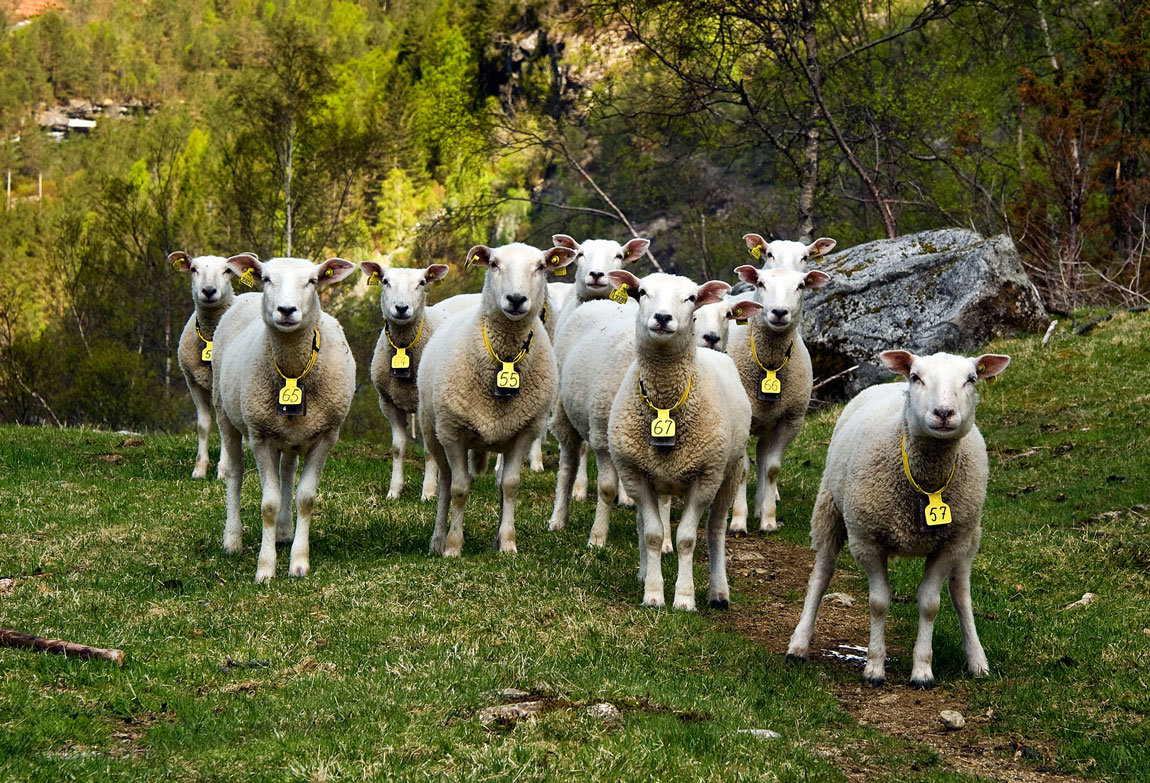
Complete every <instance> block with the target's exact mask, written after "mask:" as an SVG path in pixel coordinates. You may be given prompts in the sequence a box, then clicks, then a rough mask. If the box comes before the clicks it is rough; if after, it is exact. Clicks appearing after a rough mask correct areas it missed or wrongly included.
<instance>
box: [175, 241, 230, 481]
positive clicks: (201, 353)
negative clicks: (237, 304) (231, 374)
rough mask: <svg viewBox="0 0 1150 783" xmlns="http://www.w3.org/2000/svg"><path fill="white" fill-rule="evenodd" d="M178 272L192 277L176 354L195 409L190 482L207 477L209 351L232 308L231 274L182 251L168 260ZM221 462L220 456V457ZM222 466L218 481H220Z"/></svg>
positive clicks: (217, 259) (219, 261) (220, 263)
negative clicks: (189, 306) (189, 311)
mask: <svg viewBox="0 0 1150 783" xmlns="http://www.w3.org/2000/svg"><path fill="white" fill-rule="evenodd" d="M168 260H169V261H171V262H172V265H173V266H174V267H175V268H176V270H177V271H179V272H187V273H188V274H190V275H191V276H192V303H193V304H194V305H195V311H194V312H193V313H192V314H191V315H190V316H188V322H187V323H185V324H184V331H183V332H182V333H181V334H180V342H179V347H178V348H177V349H176V350H177V357H178V359H179V364H180V370H181V371H182V372H183V373H184V380H185V381H186V382H187V384H188V393H190V394H191V395H192V403H193V404H194V405H195V406H196V438H197V446H196V462H195V466H194V467H193V469H192V478H194V479H202V478H205V477H207V475H208V465H209V464H210V458H209V457H208V436H209V435H210V434H211V431H212V348H213V342H214V339H215V333H216V326H217V325H218V324H219V322H220V319H221V318H222V317H223V315H224V313H226V312H227V311H228V308H229V307H231V306H232V299H233V298H234V297H233V296H232V281H231V278H232V271H231V270H230V269H229V268H228V260H227V259H226V258H223V257H221V256H197V257H195V258H192V257H190V256H189V255H188V254H187V253H185V252H184V251H183V250H177V251H176V252H174V253H172V254H171V255H169V256H168ZM220 456H221V460H222V458H223V455H222V454H221V455H220ZM223 472H224V465H223V462H222V461H221V462H220V465H219V470H218V472H217V477H219V478H222V477H223Z"/></svg>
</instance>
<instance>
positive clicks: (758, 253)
mask: <svg viewBox="0 0 1150 783" xmlns="http://www.w3.org/2000/svg"><path fill="white" fill-rule="evenodd" d="M743 241H744V242H746V243H747V248H748V249H749V250H750V251H751V255H752V256H753V257H754V259H755V261H762V262H763V267H764V268H766V269H793V270H795V271H797V272H805V271H807V269H808V267H809V265H810V263H811V262H812V261H814V260H815V259H816V258H819V257H820V256H825V255H826V254H827V253H829V252H831V251H832V250H834V249H835V245H836V244H837V242H836V241H835V240H833V239H831V238H830V237H819V238H818V239H816V240H815V241H814V242H811V243H810V244H809V245H806V244H803V243H802V242H793V241H791V240H788V239H774V240H771V241H770V242H768V241H767V240H765V239H763V238H762V237H761V236H759V235H758V234H744V235H743Z"/></svg>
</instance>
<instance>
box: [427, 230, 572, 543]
mask: <svg viewBox="0 0 1150 783" xmlns="http://www.w3.org/2000/svg"><path fill="white" fill-rule="evenodd" d="M467 257H468V259H469V260H470V261H471V263H474V264H479V265H481V266H484V267H487V272H486V274H485V276H484V281H483V291H482V296H481V299H480V304H479V306H478V307H476V308H473V309H470V310H467V311H465V312H461V313H458V314H457V315H456V316H455V317H454V318H453V319H452V321H451V325H450V328H446V329H440V330H439V331H437V332H436V333H435V334H434V335H432V338H431V340H430V341H429V342H428V344H427V345H426V346H425V347H424V350H423V362H422V367H421V369H420V373H419V378H418V379H417V381H416V383H417V385H418V387H419V423H420V428H421V430H422V431H423V437H424V444H425V446H426V448H427V449H428V450H429V451H430V452H431V454H432V456H433V457H434V459H435V462H436V464H437V465H438V467H439V504H438V508H437V510H436V517H435V530H434V532H433V533H432V537H431V546H430V549H431V551H432V552H433V553H440V554H443V555H444V556H448V557H458V556H460V554H461V553H462V549H463V511H464V507H465V506H466V505H467V497H468V494H469V492H470V489H471V474H470V472H469V470H468V450H469V449H478V450H481V451H497V452H502V453H503V454H504V462H503V469H502V470H501V471H500V475H499V480H500V490H501V509H500V522H499V529H498V532H497V534H496V540H495V545H496V547H497V548H498V550H499V551H500V552H507V553H512V552H515V551H517V550H516V545H515V502H516V498H517V495H518V491H519V474H520V471H521V469H522V465H523V456H524V454H526V452H527V449H528V447H529V446H530V445H531V442H532V441H533V440H534V439H536V438H538V437H539V436H540V435H542V434H543V429H544V427H545V426H546V424H547V417H548V414H549V413H550V411H551V406H552V404H553V403H554V401H555V392H556V370H555V357H554V354H553V353H552V350H551V340H550V338H548V336H547V332H546V331H545V330H544V328H543V324H542V323H541V322H540V321H539V313H540V310H541V309H542V306H543V301H544V298H545V296H546V293H545V291H546V287H545V284H546V274H547V271H548V270H549V269H555V268H559V267H564V266H566V265H567V264H569V263H570V262H571V261H572V260H573V259H574V257H575V253H574V252H573V251H571V250H570V249H568V248H563V247H553V248H551V249H549V250H547V251H546V252H544V251H541V250H538V249H536V248H534V247H531V246H529V245H525V244H522V243H518V242H516V243H512V244H510V245H504V246H502V247H498V248H494V249H492V248H489V247H487V246H485V245H476V246H475V247H473V248H471V250H470V251H468V254H467ZM449 509H450V512H451V528H450V531H448V529H447V522H448V511H449Z"/></svg>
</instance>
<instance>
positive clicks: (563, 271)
mask: <svg viewBox="0 0 1150 783" xmlns="http://www.w3.org/2000/svg"><path fill="white" fill-rule="evenodd" d="M555 263H556V264H558V263H559V259H555ZM555 276H556V277H566V276H567V267H565V266H557V267H555Z"/></svg>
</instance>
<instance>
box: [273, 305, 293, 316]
mask: <svg viewBox="0 0 1150 783" xmlns="http://www.w3.org/2000/svg"><path fill="white" fill-rule="evenodd" d="M276 309H277V310H279V311H280V315H282V316H283V317H284V318H287V317H289V316H290V315H291V314H292V313H294V312H295V311H296V310H297V309H298V308H295V307H292V306H291V305H280V306H279V307H277V308H276Z"/></svg>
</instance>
